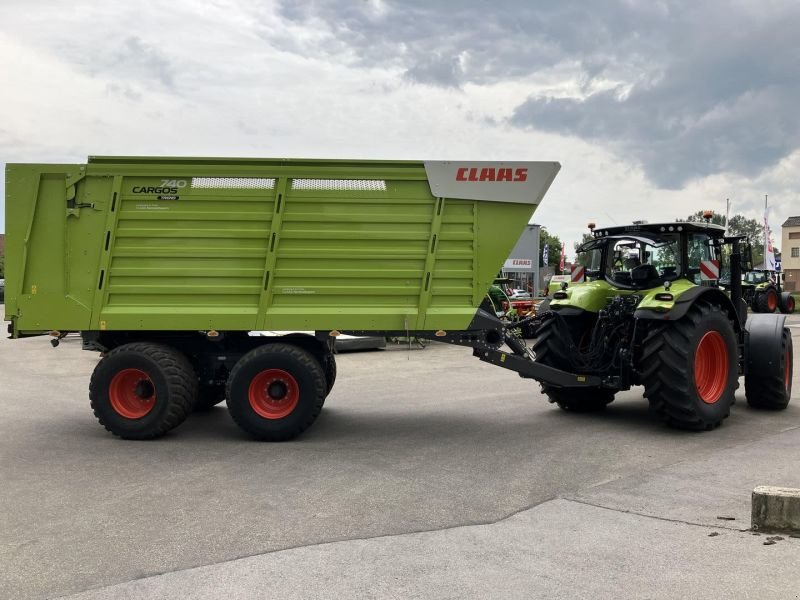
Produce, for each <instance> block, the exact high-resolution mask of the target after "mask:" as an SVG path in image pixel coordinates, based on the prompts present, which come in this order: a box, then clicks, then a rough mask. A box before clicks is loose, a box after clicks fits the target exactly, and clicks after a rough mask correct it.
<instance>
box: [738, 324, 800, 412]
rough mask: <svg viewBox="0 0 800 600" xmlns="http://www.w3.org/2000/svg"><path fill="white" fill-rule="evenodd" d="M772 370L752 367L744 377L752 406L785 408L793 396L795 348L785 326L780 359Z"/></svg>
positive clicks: (782, 334)
mask: <svg viewBox="0 0 800 600" xmlns="http://www.w3.org/2000/svg"><path fill="white" fill-rule="evenodd" d="M776 362H777V364H775V368H774V369H772V371H769V370H768V369H763V368H762V369H751V370H750V371H748V373H747V374H746V375H745V378H744V393H745V397H746V398H747V404H748V405H749V406H751V407H752V408H760V409H765V410H783V409H785V408H786V407H787V406H789V400H790V399H791V397H792V375H793V371H794V348H793V346H792V334H791V333H789V330H788V329H786V328H784V329H783V331H782V333H781V350H780V356H779V360H778V361H776Z"/></svg>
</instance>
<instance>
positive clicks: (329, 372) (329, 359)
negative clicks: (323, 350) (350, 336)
mask: <svg viewBox="0 0 800 600" xmlns="http://www.w3.org/2000/svg"><path fill="white" fill-rule="evenodd" d="M324 364H325V382H326V389H327V392H326V394H325V395H326V396H327V395H328V394H330V393H331V390H332V389H333V384H334V383H336V356H335V355H334V354H333V352H329V353H328V355H327V356H326V357H325V363H324Z"/></svg>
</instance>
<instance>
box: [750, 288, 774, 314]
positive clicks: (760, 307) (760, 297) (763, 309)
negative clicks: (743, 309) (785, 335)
mask: <svg viewBox="0 0 800 600" xmlns="http://www.w3.org/2000/svg"><path fill="white" fill-rule="evenodd" d="M753 304H754V307H755V311H754V312H760V313H774V312H775V309H776V308H777V307H778V292H776V291H775V289H774V288H767V289H766V290H764V291H763V292H756V299H755V302H754V303H753Z"/></svg>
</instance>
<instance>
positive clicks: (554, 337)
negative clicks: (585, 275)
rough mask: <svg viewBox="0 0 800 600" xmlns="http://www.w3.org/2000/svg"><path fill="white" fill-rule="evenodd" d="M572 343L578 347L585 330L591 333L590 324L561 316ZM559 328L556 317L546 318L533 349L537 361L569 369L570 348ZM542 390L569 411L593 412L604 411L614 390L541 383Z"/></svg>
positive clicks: (570, 367)
mask: <svg viewBox="0 0 800 600" xmlns="http://www.w3.org/2000/svg"><path fill="white" fill-rule="evenodd" d="M564 322H565V323H566V325H567V330H568V332H569V335H570V337H571V338H572V342H573V344H574V345H575V347H576V348H577V347H578V346H579V345H580V343H581V340H584V341H585V339H586V338H585V336H586V334H587V333H591V323H589V322H587V320H586V319H582V318H569V317H566V318H564ZM562 333H563V332H562V331H561V330H560V328H559V327H558V321H557V319H549V320H547V321H545V322H544V323H542V324H541V325H540V326H539V328H538V330H537V332H536V338H535V339H534V341H533V352H534V354H535V355H536V362H538V363H542V364H544V365H547V366H548V367H554V368H556V369H563V370H566V371H571V370H573V369H574V367H573V366H572V362H571V361H570V360H569V355H568V352H569V347H568V346H567V345H566V344H565V342H564V341H563V337H564V336H563V335H562ZM541 385H542V391H543V392H544V393H545V394H547V397H548V399H549V400H550V402H551V403H554V404H557V405H558V407H559V408H560V409H562V410H565V411H568V412H593V411H598V410H603V409H604V408H605V407H606V405H608V404H610V403H611V402H613V401H614V391H613V390H607V389H601V388H585V387H581V388H560V387H554V386H551V385H547V384H544V383H543V384H541Z"/></svg>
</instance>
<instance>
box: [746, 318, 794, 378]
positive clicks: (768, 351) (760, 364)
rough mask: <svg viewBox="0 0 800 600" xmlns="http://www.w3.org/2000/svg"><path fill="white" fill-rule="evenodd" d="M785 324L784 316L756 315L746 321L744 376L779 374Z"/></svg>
mask: <svg viewBox="0 0 800 600" xmlns="http://www.w3.org/2000/svg"><path fill="white" fill-rule="evenodd" d="M785 324H786V317H785V316H784V315H774V314H764V313H758V314H754V315H750V318H749V319H747V325H746V327H745V331H746V332H747V346H746V347H745V357H746V360H745V374H747V373H753V372H757V373H760V374H763V375H767V374H769V375H773V374H776V373H778V374H779V373H780V369H781V358H782V356H781V354H782V349H781V337H782V336H783V329H784V326H785Z"/></svg>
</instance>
